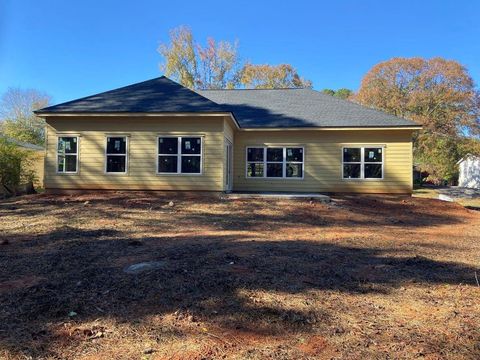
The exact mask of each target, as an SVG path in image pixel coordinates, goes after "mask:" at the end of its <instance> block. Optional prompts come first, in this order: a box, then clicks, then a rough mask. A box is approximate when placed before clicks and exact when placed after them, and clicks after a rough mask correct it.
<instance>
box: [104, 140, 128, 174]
mask: <svg viewBox="0 0 480 360" xmlns="http://www.w3.org/2000/svg"><path fill="white" fill-rule="evenodd" d="M105 155H106V172H107V173H122V174H125V173H126V172H127V137H126V136H107V151H106V154H105Z"/></svg>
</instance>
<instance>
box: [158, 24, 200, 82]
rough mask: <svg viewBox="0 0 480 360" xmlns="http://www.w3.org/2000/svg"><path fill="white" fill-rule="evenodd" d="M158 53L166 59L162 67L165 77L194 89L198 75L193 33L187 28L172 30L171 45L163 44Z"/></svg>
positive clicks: (181, 27)
mask: <svg viewBox="0 0 480 360" xmlns="http://www.w3.org/2000/svg"><path fill="white" fill-rule="evenodd" d="M158 51H159V52H160V54H161V55H162V56H163V57H164V58H165V63H164V64H163V65H162V68H163V71H164V72H165V75H166V76H171V77H172V78H174V79H176V80H177V81H179V82H180V83H181V84H182V85H184V86H186V87H189V88H194V86H195V81H196V80H197V76H198V75H197V55H196V53H195V45H194V41H193V35H192V31H191V30H190V29H189V28H187V27H185V26H180V27H178V28H176V29H173V30H171V31H170V45H166V44H161V45H160V46H159V48H158Z"/></svg>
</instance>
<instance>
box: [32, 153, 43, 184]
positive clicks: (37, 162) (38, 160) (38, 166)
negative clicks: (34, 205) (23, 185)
mask: <svg viewBox="0 0 480 360" xmlns="http://www.w3.org/2000/svg"><path fill="white" fill-rule="evenodd" d="M32 152H33V159H32V160H33V162H32V170H33V171H35V177H36V179H35V181H34V185H35V187H36V188H42V187H43V176H44V170H45V164H44V162H45V150H38V151H32Z"/></svg>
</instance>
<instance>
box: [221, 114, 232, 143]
mask: <svg viewBox="0 0 480 360" xmlns="http://www.w3.org/2000/svg"><path fill="white" fill-rule="evenodd" d="M223 127H224V132H225V137H226V138H227V139H228V140H230V142H231V143H232V144H233V140H234V133H235V127H234V125H233V123H232V120H231V119H229V118H225V119H224V122H223Z"/></svg>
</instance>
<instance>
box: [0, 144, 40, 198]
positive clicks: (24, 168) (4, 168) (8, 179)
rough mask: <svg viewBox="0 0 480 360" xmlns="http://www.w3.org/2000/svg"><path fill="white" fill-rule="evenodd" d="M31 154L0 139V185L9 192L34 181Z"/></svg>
mask: <svg viewBox="0 0 480 360" xmlns="http://www.w3.org/2000/svg"><path fill="white" fill-rule="evenodd" d="M32 162H33V156H32V153H31V152H29V151H27V150H24V149H21V148H20V147H18V146H17V145H16V144H14V143H13V142H11V141H8V140H7V139H5V138H2V137H0V185H2V186H3V187H5V188H7V190H9V191H10V192H15V189H16V188H17V187H18V186H19V185H20V184H24V183H30V182H33V181H34V180H35V172H34V171H33V170H32V169H33V167H32Z"/></svg>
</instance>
